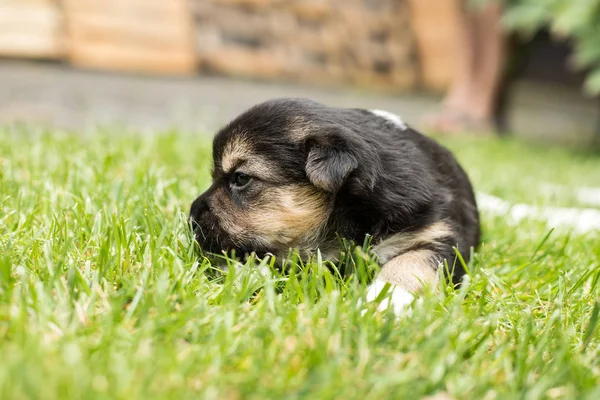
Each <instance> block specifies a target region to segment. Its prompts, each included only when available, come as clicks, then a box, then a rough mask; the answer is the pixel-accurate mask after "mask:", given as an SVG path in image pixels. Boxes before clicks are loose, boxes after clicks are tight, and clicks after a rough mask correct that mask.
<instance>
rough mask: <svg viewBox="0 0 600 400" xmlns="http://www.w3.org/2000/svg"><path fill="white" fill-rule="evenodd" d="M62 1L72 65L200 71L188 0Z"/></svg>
mask: <svg viewBox="0 0 600 400" xmlns="http://www.w3.org/2000/svg"><path fill="white" fill-rule="evenodd" d="M63 1H64V2H63V6H64V10H65V12H66V15H67V26H68V35H69V58H70V60H71V62H72V63H73V64H74V65H77V66H80V67H85V68H94V69H105V70H118V71H128V72H143V73H158V74H176V75H181V74H184V75H185V74H192V73H195V72H196V69H197V60H196V54H195V50H194V38H193V27H192V18H191V15H190V13H189V9H188V4H187V0H169V1H162V0H128V1H122V0H104V1H101V2H100V1H96V0H63Z"/></svg>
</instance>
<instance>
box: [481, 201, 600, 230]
mask: <svg viewBox="0 0 600 400" xmlns="http://www.w3.org/2000/svg"><path fill="white" fill-rule="evenodd" d="M477 204H478V206H479V208H480V209H481V210H482V211H484V212H487V213H490V214H495V215H502V216H508V217H509V218H510V219H511V220H512V221H513V222H519V221H521V220H523V219H527V218H530V219H537V220H541V221H546V224H547V225H548V227H549V228H560V227H567V228H573V229H574V230H575V232H578V233H585V232H592V231H596V230H600V210H596V209H592V208H569V207H536V206H532V205H529V204H520V203H515V204H512V203H510V202H508V201H506V200H503V199H500V198H498V197H495V196H491V195H489V194H485V193H478V194H477Z"/></svg>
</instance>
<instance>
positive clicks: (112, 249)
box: [0, 127, 600, 400]
mask: <svg viewBox="0 0 600 400" xmlns="http://www.w3.org/2000/svg"><path fill="white" fill-rule="evenodd" d="M446 144H447V145H448V146H449V147H450V148H452V149H453V150H454V151H455V152H456V154H457V155H458V157H459V158H460V160H461V162H462V163H463V165H464V166H465V168H466V169H467V171H468V172H469V174H470V175H471V177H472V179H473V181H474V183H475V186H476V187H477V189H478V190H481V191H484V192H487V193H490V194H494V195H497V196H500V197H503V198H505V199H507V200H510V201H515V202H517V201H519V202H529V203H532V204H538V205H544V204H554V205H565V206H582V205H578V204H576V200H575V199H574V197H573V196H572V195H571V193H570V191H569V190H565V192H564V194H559V195H556V194H554V195H552V197H548V196H547V195H544V192H543V190H541V187H542V186H543V184H547V183H555V184H561V185H565V186H566V187H567V188H569V187H575V186H577V185H586V186H600V156H598V155H596V156H594V155H591V154H585V153H576V152H569V151H565V150H560V149H549V148H543V147H535V146H532V145H525V144H523V143H519V142H517V141H513V140H507V141H502V142H498V141H491V140H473V139H461V140H458V139H457V140H453V141H448V142H447V143H446ZM210 163H211V158H210V140H209V139H208V137H207V136H202V135H193V134H191V133H187V132H179V133H174V132H166V133H163V134H157V135H142V134H136V133H132V132H125V131H119V130H117V129H113V130H106V131H102V130H98V131H94V132H92V131H90V132H86V133H85V134H65V133H61V132H47V131H43V130H41V129H38V128H35V127H5V128H0V399H11V400H12V399H80V398H86V399H95V398H104V399H127V400H130V399H149V398H173V399H182V398H200V399H241V398H253V399H263V398H273V399H283V398H286V399H287V398H311V399H312V398H323V399H379V398H392V399H401V398H405V399H417V398H420V397H422V396H433V395H439V396H442V395H447V396H451V397H453V398H456V399H490V400H491V399H515V398H523V399H538V398H573V399H574V398H577V399H580V398H588V399H598V398H600V385H599V383H600V334H599V332H600V327H599V326H598V325H600V324H598V312H599V309H598V307H599V306H598V301H599V300H600V284H599V283H598V281H599V279H600V240H599V239H600V234H598V233H597V232H596V233H588V234H586V235H585V236H578V235H577V234H574V233H570V232H569V231H568V230H561V229H558V230H555V231H549V230H548V228H546V226H545V224H544V223H542V222H539V221H524V222H521V223H520V224H518V225H514V224H510V223H508V222H507V221H506V220H505V218H502V217H501V216H490V215H483V217H482V223H483V230H484V237H483V239H484V242H485V243H484V244H483V246H482V247H481V248H480V249H479V250H478V252H477V253H476V256H475V258H474V260H473V262H472V263H471V265H470V268H469V269H470V276H469V279H468V280H467V281H466V283H465V284H464V285H463V287H462V288H461V289H460V290H453V289H452V288H450V287H447V286H445V285H440V289H441V290H440V291H439V292H438V293H427V294H425V296H424V300H423V302H422V303H420V304H416V305H415V306H414V312H413V315H412V317H405V318H402V319H400V320H396V319H395V317H394V316H393V315H392V313H389V312H383V313H378V312H376V311H375V307H374V305H372V304H371V305H367V306H365V305H360V299H361V297H363V296H364V292H365V287H366V282H365V279H366V276H367V275H370V274H372V273H373V271H374V270H376V269H377V266H376V265H375V264H374V263H373V262H372V261H371V260H370V259H369V257H368V256H367V255H366V254H365V253H364V251H363V250H361V249H350V250H349V251H348V254H351V255H352V257H350V256H348V257H347V259H346V261H345V265H346V266H349V267H351V268H350V269H354V270H355V271H356V273H355V274H352V275H350V276H345V277H340V276H339V274H338V273H337V272H336V268H333V266H331V265H329V264H328V263H326V262H322V261H320V260H318V259H315V260H312V261H310V262H308V263H305V264H302V263H300V262H297V263H295V264H294V265H293V266H292V270H293V272H292V273H289V274H283V273H281V272H278V271H277V270H276V269H274V268H273V267H272V266H271V264H270V263H269V262H262V263H261V262H258V261H253V260H250V261H248V262H246V263H245V264H244V265H243V266H241V268H229V269H228V270H229V273H227V274H225V273H219V272H217V271H215V268H214V267H213V266H212V265H211V264H210V263H209V261H208V260H206V259H204V258H198V256H197V253H196V250H195V247H194V243H193V241H192V239H191V235H190V233H189V231H188V229H187V226H186V224H185V220H186V213H187V210H188V207H189V204H190V203H191V201H192V200H193V199H194V198H195V196H197V195H198V194H199V193H200V192H201V191H202V190H203V189H204V188H205V187H206V186H207V185H208V183H209V169H210ZM220 263H227V264H229V266H230V267H234V266H236V263H235V261H232V260H222V261H220ZM238 267H240V266H239V265H238ZM364 310H367V311H366V312H364Z"/></svg>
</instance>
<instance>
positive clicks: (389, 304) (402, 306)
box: [363, 279, 415, 317]
mask: <svg viewBox="0 0 600 400" xmlns="http://www.w3.org/2000/svg"><path fill="white" fill-rule="evenodd" d="M386 285H387V286H389V288H388V290H387V293H386V294H385V297H384V298H383V299H382V300H381V302H380V303H379V305H378V306H377V310H379V311H385V310H387V309H388V308H391V309H392V310H393V311H394V314H396V316H398V317H399V316H403V315H406V316H410V315H411V313H412V310H411V309H410V305H411V304H412V303H413V301H414V300H415V296H413V295H412V294H411V293H409V292H407V291H406V290H404V289H402V288H401V287H399V286H396V285H393V284H391V283H389V282H386V281H382V280H380V279H376V280H375V281H374V282H373V283H371V286H369V288H368V289H367V296H366V300H367V302H369V303H370V302H372V301H375V300H376V299H377V297H379V295H380V294H381V292H382V291H383V290H384V289H385V287H386ZM363 313H364V312H363Z"/></svg>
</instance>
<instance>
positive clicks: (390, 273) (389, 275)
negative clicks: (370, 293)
mask: <svg viewBox="0 0 600 400" xmlns="http://www.w3.org/2000/svg"><path fill="white" fill-rule="evenodd" d="M440 261H441V260H437V258H436V254H435V253H434V252H433V251H431V250H415V251H409V252H408V253H405V254H402V255H400V256H398V257H395V258H393V259H392V260H391V261H389V262H388V263H387V264H385V265H384V266H383V268H382V270H381V272H380V273H379V275H378V276H377V279H381V280H384V281H386V282H390V283H393V284H395V285H398V286H400V287H401V288H402V289H404V290H407V291H409V292H417V291H419V290H420V289H421V288H423V286H426V285H434V284H435V283H436V282H437V279H438V277H437V271H438V269H439V268H438V266H439V264H440Z"/></svg>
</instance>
